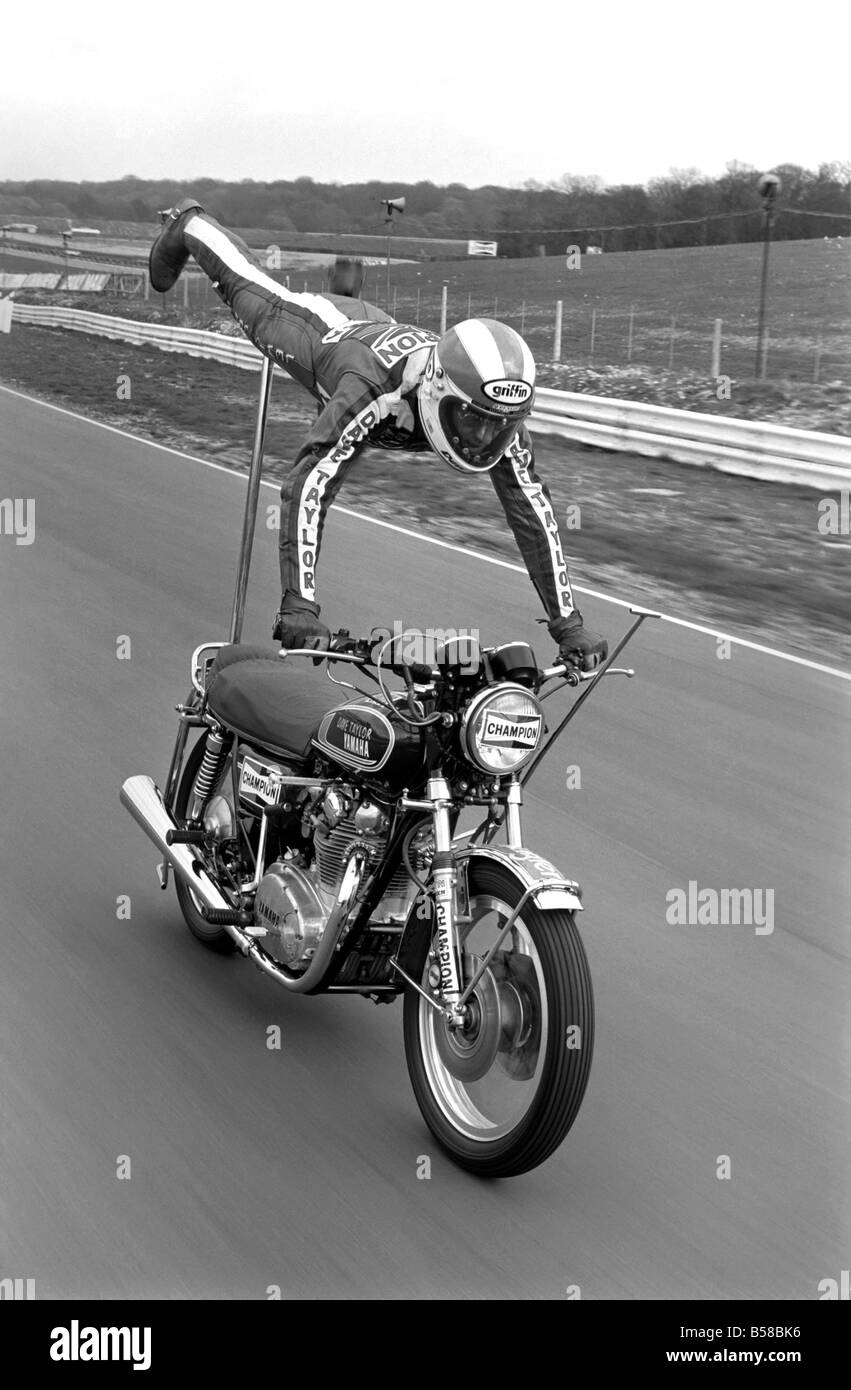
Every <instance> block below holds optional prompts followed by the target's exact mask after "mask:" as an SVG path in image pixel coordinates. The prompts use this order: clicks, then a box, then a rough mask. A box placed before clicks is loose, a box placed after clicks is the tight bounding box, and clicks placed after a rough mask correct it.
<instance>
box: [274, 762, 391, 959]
mask: <svg viewBox="0 0 851 1390" xmlns="http://www.w3.org/2000/svg"><path fill="white" fill-rule="evenodd" d="M389 823H390V822H389V818H388V816H387V815H386V813H385V812H384V811H382V809H381V808H380V807H379V806H377V805H376V804H375V803H374V802H370V801H357V800H356V799H355V796H354V793H353V791H352V789H351V788H350V787H334V788H331V789H329V790H328V791H326V792H325V793H324V794H321V795H320V796H319V797H317V798H316V799H315V800H313V801H310V802H308V803H307V805H306V807H305V810H304V820H303V825H304V827H305V829H308V828H309V829H311V830H312V832H313V849H314V861H313V863H312V864H311V865H310V867H309V868H304V867H302V865H301V864H295V863H292V862H290V861H289V860H288V859H278V860H276V861H275V862H274V863H273V864H270V865H269V868H268V869H267V871H266V873H265V874H264V875H263V878H262V879H261V880H260V886H259V888H258V890H257V896H256V898H255V900H254V916H255V924H256V925H257V926H258V927H264V928H265V935H264V936H263V938H262V942H263V949H264V950H265V951H268V953H269V955H271V956H272V957H274V959H275V960H277V961H278V962H279V963H280V964H282V965H286V966H287V967H288V968H289V969H291V970H305V969H307V966H308V965H309V963H310V959H311V957H312V955H313V953H314V952H315V950H316V947H317V946H318V945H319V942H320V941H321V940H322V935H323V933H324V931H325V926H326V923H327V921H328V918H329V916H330V914H331V910H332V908H333V906H334V903H335V901H336V898H337V893H338V890H339V888H340V884H341V882H342V879H343V874H344V872H345V868H346V862H347V856H348V851H349V849H350V847H351V846H352V845H365V846H366V847H367V848H368V849H369V850H370V852H371V855H372V856H373V858H374V859H377V858H378V857H379V856H380V854H381V853H382V851H383V849H384V846H385V844H386V840H387V830H388V827H389Z"/></svg>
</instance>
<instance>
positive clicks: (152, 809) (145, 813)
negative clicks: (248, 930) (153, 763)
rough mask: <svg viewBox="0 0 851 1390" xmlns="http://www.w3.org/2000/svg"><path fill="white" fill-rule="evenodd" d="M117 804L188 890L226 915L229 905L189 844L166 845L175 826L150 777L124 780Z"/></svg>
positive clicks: (230, 909)
mask: <svg viewBox="0 0 851 1390" xmlns="http://www.w3.org/2000/svg"><path fill="white" fill-rule="evenodd" d="M121 804H122V806H126V807H127V810H128V811H129V812H130V814H131V816H132V817H133V819H134V821H136V823H137V824H138V825H141V827H142V829H143V830H144V832H145V834H146V835H147V837H148V839H149V840H152V841H153V843H154V844H155V845H156V847H157V849H158V850H159V851H160V854H162V855H163V856H164V858H165V859H167V860H168V862H169V864H171V866H172V868H173V869H174V871H175V873H176V874H179V875H180V877H181V878H182V880H183V882H184V883H185V884H186V886H187V887H188V888H191V889H192V891H193V893H194V894H195V895H196V897H198V898H200V899H201V901H202V903H203V904H204V906H205V907H206V908H209V909H210V910H211V911H214V912H230V911H232V910H233V904H232V903H229V902H228V900H227V898H226V897H225V896H224V894H223V893H221V892H220V891H219V889H218V888H217V887H216V884H215V883H214V882H213V880H212V879H211V877H210V875H209V874H208V873H207V870H206V869H205V868H204V865H203V864H202V863H201V860H200V859H199V858H198V857H197V856H196V855H195V853H194V852H193V850H192V849H191V848H190V846H189V845H170V844H168V843H167V842H166V835H167V833H168V831H169V830H177V828H178V827H177V825H176V823H175V821H174V820H173V819H172V817H171V816H170V815H169V813H168V811H167V810H166V808H165V803H164V801H163V799H162V795H161V793H160V789H159V787H158V786H157V785H156V783H155V782H154V780H153V778H151V777H143V776H139V777H128V778H127V781H126V782H125V783H124V785H123V786H122V788H121Z"/></svg>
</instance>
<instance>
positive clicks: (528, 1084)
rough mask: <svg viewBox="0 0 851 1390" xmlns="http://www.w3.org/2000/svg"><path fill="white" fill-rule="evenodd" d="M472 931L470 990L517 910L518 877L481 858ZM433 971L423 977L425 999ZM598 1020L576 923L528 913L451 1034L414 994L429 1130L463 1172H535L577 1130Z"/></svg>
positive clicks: (415, 1072) (413, 1071)
mask: <svg viewBox="0 0 851 1390" xmlns="http://www.w3.org/2000/svg"><path fill="white" fill-rule="evenodd" d="M469 890H470V914H471V917H472V921H471V922H470V923H465V924H463V925H462V927H461V928H460V934H461V943H462V950H463V978H464V983H465V984H467V983H469V981H470V980H471V979H472V978H473V976H474V974H475V972H476V971H477V970H478V969H479V967H480V965H481V962H482V961H483V959H484V958H485V956H486V954H487V953H488V951H489V950H490V949H491V948H492V946H493V944H494V942H495V941H496V939H497V937H498V935H499V933H500V930H501V929H502V928H503V927H504V925H505V923H506V921H507V920H508V917H509V916H510V914H511V912H512V911H513V909H514V907H515V906H516V904H517V903H518V902H519V900H520V896H521V892H522V890H521V888H520V886H519V884H518V882H517V879H516V878H515V877H514V875H513V874H511V873H510V872H509V870H507V869H506V868H503V867H502V866H501V865H498V864H494V863H493V862H492V861H486V860H480V861H478V862H476V861H475V860H474V861H473V863H472V864H471V866H470V875H469ZM430 963H431V962H430V961H429V959H428V957H427V951H425V952H424V958H423V961H422V966H421V971H420V976H421V984H422V988H423V989H425V990H426V991H427V992H428V967H429V965H430ZM593 1032H594V1011H593V998H592V991H591V979H590V974H589V971H588V962H587V959H586V956H585V951H584V949H583V946H582V942H581V940H580V937H579V933H578V931H577V928H576V923H575V921H574V918H573V914H572V913H570V912H566V911H563V910H559V911H547V912H542V911H541V909H540V908H538V907H536V906H535V904H534V903H532V902H529V903H527V904H526V906H525V907H524V908H523V911H522V913H521V915H520V916H519V917H518V918H517V920H516V921H515V923H514V925H513V926H512V928H511V929H510V931H509V933H508V935H507V936H506V937H505V938H504V940H503V941H502V943H501V945H500V947H499V949H498V951H497V952H496V954H495V955H494V956H493V957H492V958H491V960H490V962H489V964H488V967H487V969H486V970H485V972H484V974H483V975H482V977H481V979H480V980H479V982H478V983H477V985H476V988H475V990H474V991H473V993H472V994H471V995H470V998H469V1000H468V1007H467V1016H466V1018H465V1021H464V1026H463V1027H457V1028H453V1027H451V1026H450V1023H449V1021H448V1020H447V1018H446V1017H445V1015H444V1014H443V1013H441V1012H438V1011H437V1010H436V1009H435V1008H433V1007H432V1006H431V1004H429V1002H428V1001H427V1000H426V999H424V998H423V997H422V995H421V994H419V993H418V992H417V991H416V990H413V989H410V988H408V990H407V991H406V994H405V1053H406V1057H407V1062H408V1071H409V1074H410V1077H411V1082H412V1084H413V1088H414V1093H415V1095H416V1098H417V1102H418V1104H419V1107H420V1110H421V1111H422V1114H423V1117H424V1118H425V1120H426V1123H427V1124H428V1126H429V1128H430V1129H431V1131H432V1133H433V1134H434V1135H435V1137H436V1138H437V1139H438V1140H439V1142H440V1143H441V1145H442V1146H443V1148H444V1149H446V1150H447V1151H448V1152H449V1154H450V1155H451V1156H452V1158H453V1159H454V1160H455V1161H456V1162H457V1163H459V1164H460V1165H461V1166H462V1167H465V1168H468V1169H469V1170H471V1171H473V1172H477V1173H480V1174H481V1175H483V1176H491V1177H509V1176H512V1175H514V1174H517V1173H523V1172H526V1171H527V1170H528V1169H530V1168H534V1167H536V1166H537V1165H538V1164H539V1163H542V1162H543V1161H544V1159H546V1158H548V1157H549V1155H550V1154H551V1153H552V1152H553V1151H554V1150H555V1149H556V1148H557V1147H558V1145H559V1144H560V1143H561V1142H562V1140H563V1139H564V1137H565V1135H566V1134H567V1132H568V1130H569V1129H570V1126H571V1125H572V1123H573V1121H574V1119H575V1118H576V1114H577V1112H578V1110H579V1106H580V1104H581V1102H582V1097H583V1095H584V1092H585V1087H586V1084H587V1081H588V1072H589V1068H590V1064H591V1052H592V1047H593Z"/></svg>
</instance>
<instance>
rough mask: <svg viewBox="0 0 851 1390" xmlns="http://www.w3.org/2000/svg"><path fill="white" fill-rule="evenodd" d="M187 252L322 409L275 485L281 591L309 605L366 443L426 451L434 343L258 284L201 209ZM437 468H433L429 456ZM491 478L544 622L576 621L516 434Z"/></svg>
mask: <svg viewBox="0 0 851 1390" xmlns="http://www.w3.org/2000/svg"><path fill="white" fill-rule="evenodd" d="M182 230H183V239H184V243H185V246H186V248H187V249H188V250H189V252H190V253H191V254H192V256H193V257H194V259H195V260H196V261H197V263H198V264H199V265H200V266H201V268H202V269H203V270H204V271H205V272H206V274H207V275H208V276H209V277H210V279H211V280H212V282H213V286H214V288H215V289H216V290H217V292H218V293H219V295H220V296H221V298H222V299H223V300H224V301H225V303H226V304H227V305H228V307H229V308H230V310H231V312H232V314H233V316H234V318H235V319H236V320H237V322H238V323H239V325H240V327H241V328H242V329H243V331H244V332H245V333H246V334H247V336H248V337H249V338H250V339H251V341H252V342H253V343H254V344H255V346H256V347H258V348H259V349H260V351H261V352H262V353H264V354H265V355H266V356H267V357H269V358H271V360H272V361H273V362H276V363H277V364H278V365H279V366H281V367H282V368H283V369H284V370H285V371H286V372H288V373H289V375H290V376H291V377H293V378H294V380H296V381H298V382H300V383H301V385H302V386H304V387H306V389H307V390H308V391H309V392H310V393H311V394H312V395H313V396H314V397H315V398H316V400H317V401H319V403H320V411H319V415H318V417H317V419H316V421H315V423H314V424H313V426H312V428H311V429H310V430H309V432H308V434H307V436H306V438H305V440H304V442H303V444H302V446H301V448H300V449H299V451H298V454H297V455H296V458H295V460H294V462H293V465H292V468H291V470H290V473H289V475H288V477H287V479H286V481H285V483H284V485H283V487H282V488H281V502H282V512H281V531H280V564H281V589H282V591H284V592H286V591H287V590H291V591H293V592H295V593H297V594H299V595H301V597H302V598H304V599H309V600H311V601H316V569H317V562H318V558H319V550H320V547H321V544H322V531H323V525H324V521H325V514H326V511H327V509H328V507H329V505H330V504H331V502H332V501H333V500H334V497H335V496H336V494H337V491H338V489H339V487H340V484H341V483H342V481H343V479H344V477H345V476H346V473H347V472H348V470H349V468H350V466H351V464H352V462H353V461H354V459H355V458H356V457H357V456H358V454H360V453H361V452H362V451H363V449H364V448H366V447H367V446H368V445H374V446H376V447H378V448H383V449H388V448H391V449H405V450H408V451H417V452H420V451H429V449H430V446H429V444H428V442H427V440H426V437H425V434H424V433H423V430H422V426H421V424H420V422H419V418H418V413H417V401H416V392H417V387H418V385H419V383H420V381H421V380H422V376H423V373H424V371H425V367H426V363H427V361H428V357H429V353H430V351H431V348H432V346H433V345H434V344H435V343H436V342H437V341H438V337H437V335H436V334H434V333H431V332H429V331H428V330H427V329H424V328H418V327H415V326H413V325H412V324H399V323H396V322H395V321H394V320H393V319H391V318H390V317H389V315H387V314H385V313H383V312H382V310H380V309H378V308H376V307H375V306H374V305H371V304H367V303H366V302H365V301H364V300H361V299H350V298H346V297H345V296H342V295H334V294H307V293H305V294H296V293H293V292H291V291H289V290H287V289H285V288H284V287H283V286H282V285H280V284H279V283H278V282H277V281H276V280H274V279H272V277H271V276H269V275H267V274H266V272H265V271H264V270H263V268H262V266H261V265H260V263H259V262H258V261H257V260H256V258H255V257H254V256H253V255H252V253H251V252H250V251H249V250H248V247H247V246H246V245H245V243H244V242H242V241H241V239H240V238H238V237H236V236H234V235H233V233H231V232H229V231H227V230H226V229H225V228H224V227H221V226H220V225H219V224H218V223H217V222H216V221H215V220H214V219H213V218H212V217H210V216H208V215H207V214H206V213H203V212H201V211H197V212H192V213H191V214H189V215H187V217H186V220H185V223H184V225H183V229H182ZM435 466H440V467H444V466H445V465H443V464H438V461H437V458H436V456H435ZM489 476H490V478H491V481H492V483H493V486H494V488H495V489H496V493H497V496H498V497H499V500H500V502H501V504H502V507H503V510H504V512H505V515H506V518H507V520H508V524H509V526H510V527H511V530H512V532H513V534H514V537H515V539H516V541H517V545H518V547H519V549H520V553H521V554H522V556H523V559H524V561H525V564H526V568H527V570H528V572H529V576H530V578H531V580H532V583H533V584H534V586H535V589H536V590H537V592H538V596H539V597H540V599H541V603H542V604H543V607H544V610H545V612H546V615H547V618H548V620H549V621H550V623H554V622H558V621H559V620H560V619H564V618H568V617H570V615H571V614H572V613H573V612H574V603H573V594H572V591H571V586H570V580H569V577H568V572H567V563H566V561H565V557H564V552H563V549H562V544H561V538H560V535H559V528H558V523H557V521H556V517H555V513H554V511H553V507H552V504H551V501H550V495H549V491H548V489H547V487H546V485H545V484H544V483H542V482H541V480H540V479H539V478H538V476H537V474H536V472H535V465H534V454H533V449H532V440H531V436H530V434H529V431H528V430H527V429H526V427H525V425H524V426H522V427H521V428H520V429H519V431H518V433H517V434H516V435H515V437H514V439H513V440H512V442H511V443H510V445H509V446H508V448H507V450H506V452H505V454H504V455H503V456H502V458H501V459H500V460H499V462H498V463H497V464H496V465H495V467H493V468H492V469H491V470H490V472H489Z"/></svg>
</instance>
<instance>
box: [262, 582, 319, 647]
mask: <svg viewBox="0 0 851 1390" xmlns="http://www.w3.org/2000/svg"><path fill="white" fill-rule="evenodd" d="M272 638H273V640H274V641H275V642H280V643H281V645H282V646H283V647H288V648H293V647H310V648H311V649H312V650H314V651H323V652H324V651H327V650H328V645H329V643H330V641H331V634H330V632H329V631H328V629H327V627H326V626H325V624H324V623H323V622H320V620H319V604H318V603H311V601H310V599H309V598H302V596H301V594H297V593H296V592H295V590H294V589H287V590H286V592H285V593H284V595H283V598H282V599H281V607H280V609H279V610H278V614H277V616H276V618H275V627H274V630H273V632H272Z"/></svg>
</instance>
